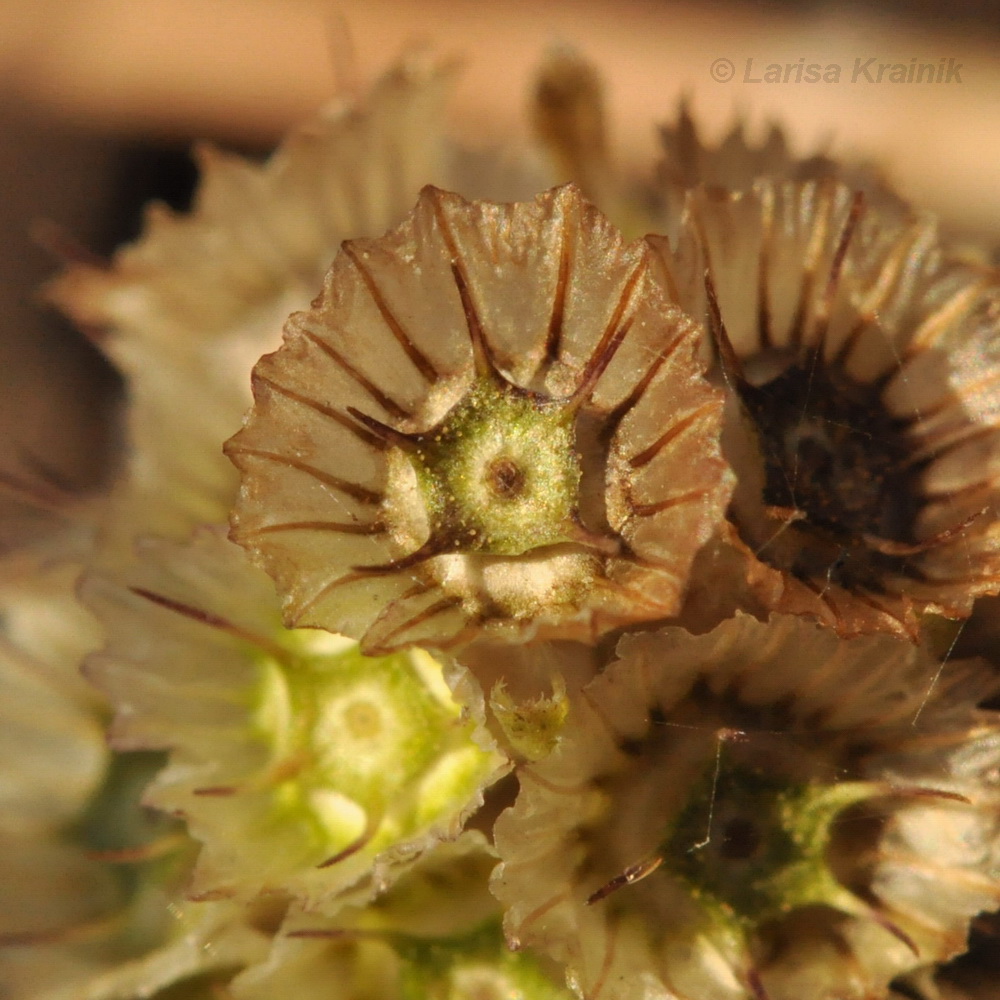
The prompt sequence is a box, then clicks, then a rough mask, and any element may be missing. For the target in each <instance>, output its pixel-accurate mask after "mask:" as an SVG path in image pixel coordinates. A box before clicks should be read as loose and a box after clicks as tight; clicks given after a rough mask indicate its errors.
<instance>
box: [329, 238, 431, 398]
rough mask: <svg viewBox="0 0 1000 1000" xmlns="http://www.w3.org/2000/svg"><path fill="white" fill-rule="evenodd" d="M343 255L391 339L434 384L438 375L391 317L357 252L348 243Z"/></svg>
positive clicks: (428, 360)
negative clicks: (368, 296)
mask: <svg viewBox="0 0 1000 1000" xmlns="http://www.w3.org/2000/svg"><path fill="white" fill-rule="evenodd" d="M344 253H346V254H347V256H348V257H350V259H351V263H353V264H354V266H355V268H357V271H358V274H360V275H361V280H362V281H364V283H365V287H366V288H367V289H368V294H369V295H371V297H372V301H373V302H374V303H375V307H376V308H377V309H378V311H379V314H380V315H381V316H382V319H383V320H384V321H385V325H386V326H387V327H389V330H390V331H391V333H392V335H393V337H395V338H396V342H397V343H398V344H399V346H400V347H401V348H402V349H403V351H404V352H405V353H406V356H407V357H408V358H409V359H410V361H412V362H413V366H414V368H416V369H417V371H419V372H420V374H421V375H422V376H423V377H424V379H425V380H426V381H428V382H430V383H432V384H433V383H434V382H436V381H437V380H438V378H439V377H440V376H439V373H438V370H437V369H436V368H435V367H434V365H433V363H432V362H431V361H430V359H429V358H428V357H427V355H425V354H424V353H423V352H422V351H421V350H420V349H419V348H418V347H417V346H416V344H414V342H413V340H412V339H411V338H410V335H409V334H408V333H407V332H406V330H405V328H404V327H403V324H402V323H400V321H399V320H398V319H397V318H396V317H395V315H393V312H392V310H391V309H390V308H389V304H388V303H387V302H386V300H385V296H384V295H383V294H382V290H381V289H380V288H379V287H378V284H377V283H376V281H375V279H374V278H373V277H372V275H371V274H370V273H369V271H368V270H367V269H366V268H365V266H364V265H363V264H362V263H361V259H360V257H359V256H358V253H357V250H355V248H354V247H353V246H352V244H351V243H350V242H348V243H345V244H344Z"/></svg>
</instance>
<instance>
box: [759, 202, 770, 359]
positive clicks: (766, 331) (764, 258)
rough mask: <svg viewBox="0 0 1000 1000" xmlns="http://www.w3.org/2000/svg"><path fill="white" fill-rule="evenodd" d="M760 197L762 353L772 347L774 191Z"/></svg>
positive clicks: (760, 319)
mask: <svg viewBox="0 0 1000 1000" xmlns="http://www.w3.org/2000/svg"><path fill="white" fill-rule="evenodd" d="M765 190H766V192H767V194H766V196H764V197H762V199H761V200H762V206H761V207H762V213H761V228H762V234H761V240H760V257H759V258H758V261H757V343H758V345H759V348H758V349H759V350H760V351H761V352H762V353H763V352H764V351H766V350H768V349H769V348H770V347H772V346H773V345H774V337H773V335H772V332H771V295H770V288H769V287H768V278H769V276H770V272H771V252H772V243H773V240H774V189H773V188H770V187H768V188H766V189H765Z"/></svg>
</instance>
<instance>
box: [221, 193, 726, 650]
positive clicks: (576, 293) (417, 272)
mask: <svg viewBox="0 0 1000 1000" xmlns="http://www.w3.org/2000/svg"><path fill="white" fill-rule="evenodd" d="M696 342H697V330H696V328H695V327H694V326H693V325H692V324H691V323H690V322H689V321H688V320H687V319H686V318H684V317H683V316H682V315H681V314H679V313H678V312H677V310H675V309H672V308H670V307H669V306H667V305H666V303H665V302H664V300H663V298H662V294H661V293H660V291H659V289H658V287H657V286H656V285H655V284H654V283H653V282H651V281H650V280H649V276H648V260H647V254H646V250H645V248H644V246H643V245H642V244H635V245H628V244H625V242H624V241H623V240H622V238H621V236H620V235H619V234H618V233H617V231H615V230H614V228H613V227H612V226H611V225H610V224H609V223H608V222H607V220H606V219H604V217H603V216H602V215H601V214H600V213H599V212H598V211H597V210H596V209H595V208H593V207H592V206H591V205H589V204H588V203H587V202H585V201H584V200H583V198H582V197H581V196H580V194H579V192H578V191H577V190H576V189H575V188H572V187H566V188H561V189H557V190H554V191H551V192H549V193H547V194H545V195H541V196H539V197H538V198H537V199H536V200H535V201H534V202H529V203H524V204H512V205H495V204H489V203H470V202H466V201H464V200H463V199H462V198H460V197H459V196H457V195H452V194H447V193H445V192H443V191H437V190H434V189H427V190H425V192H424V194H423V196H422V197H421V199H420V201H419V203H418V205H417V207H416V209H415V210H414V213H413V215H412V216H411V218H410V219H409V220H408V221H407V222H406V223H404V224H403V225H402V226H401V227H400V228H399V229H397V230H395V231H394V232H392V233H390V234H388V235H387V236H386V237H384V238H383V239H381V240H377V241H353V242H350V243H348V244H346V245H345V247H344V250H343V252H342V253H341V255H340V256H339V257H338V259H337V261H336V262H335V263H334V266H333V268H332V269H331V271H330V274H329V275H328V277H327V282H326V286H325V289H324V293H323V295H322V296H321V298H320V299H318V300H317V302H316V304H315V305H314V307H313V309H312V310H311V311H310V312H307V313H300V314H297V315H295V316H293V317H292V319H291V320H290V321H289V324H288V327H287V329H286V342H285V346H284V347H283V348H282V349H281V350H280V351H278V352H277V353H276V354H274V355H271V356H269V357H266V358H264V359H262V361H261V362H260V364H259V365H258V366H257V369H256V371H255V395H256V400H257V404H256V407H255V410H254V411H253V413H252V414H251V416H250V418H249V420H248V423H247V426H246V427H245V429H244V430H243V431H242V432H241V433H240V434H238V435H237V436H236V437H235V438H233V440H232V441H230V442H229V444H228V445H227V452H228V454H229V455H230V457H231V458H232V459H233V461H234V462H235V463H236V464H237V465H238V466H239V467H240V468H241V470H242V472H243V488H242V492H241V499H240V501H239V503H238V505H237V508H236V510H235V514H234V519H233V525H234V530H233V537H234V538H235V539H236V540H237V541H239V542H240V543H241V544H243V545H244V546H245V547H247V548H248V549H249V550H250V551H251V552H252V553H253V554H254V556H255V558H258V559H259V560H260V561H261V562H262V564H263V565H264V566H265V567H266V568H267V570H268V572H270V573H271V574H272V576H273V577H274V578H275V579H276V581H277V582H278V585H279V590H280V591H281V592H282V593H283V595H284V597H285V607H286V614H287V617H288V620H289V621H290V622H293V623H298V624H309V625H319V626H322V627H325V628H330V629H336V630H339V631H342V632H346V633H348V634H351V635H357V636H360V637H362V638H363V646H364V648H366V649H367V650H369V651H377V650H387V649H392V648H395V647H398V646H401V645H404V644H408V643H413V642H423V643H428V644H431V645H438V646H446V645H451V644H455V643H458V642H462V641H465V640H466V639H468V638H469V637H470V636H472V635H474V634H475V633H476V632H478V631H479V630H481V629H484V628H485V629H487V630H489V631H491V632H493V633H499V634H500V635H504V636H508V637H509V636H510V635H514V634H516V635H521V636H524V635H527V634H531V633H533V632H535V630H536V629H538V628H539V627H541V628H542V629H543V631H546V632H547V633H548V634H550V635H551V634H555V635H559V634H566V635H579V636H583V637H591V636H592V635H594V634H598V633H600V632H602V631H604V630H605V629H607V628H610V627H614V626H616V625H620V624H622V623H624V622H628V621H638V620H645V619H649V618H657V617H663V616H665V615H669V614H672V613H674V612H675V611H676V610H677V608H678V606H679V602H680V600H681V598H682V596H683V592H684V588H685V586H686V577H687V572H688V567H689V566H690V563H691V560H692V558H693V557H694V554H695V552H696V551H697V550H698V548H699V547H700V546H701V544H702V543H703V542H704V541H705V540H706V539H707V538H708V537H709V535H710V533H711V531H712V529H713V526H714V524H715V523H716V521H717V520H718V518H719V514H720V511H721V509H722V507H723V505H724V504H725V502H726V500H727V499H728V494H729V489H730V485H729V478H728V472H727V470H726V467H725V464H724V462H723V461H722V459H721V457H720V454H719V449H718V442H717V438H718V428H719V422H720V405H721V399H720V395H719V394H718V393H717V392H716V391H715V390H713V389H711V388H710V387H709V386H707V385H706V384H705V383H704V382H703V380H702V379H701V374H700V371H699V367H698V364H697V363H696V362H695V360H694V358H693V350H694V345H695V344H696Z"/></svg>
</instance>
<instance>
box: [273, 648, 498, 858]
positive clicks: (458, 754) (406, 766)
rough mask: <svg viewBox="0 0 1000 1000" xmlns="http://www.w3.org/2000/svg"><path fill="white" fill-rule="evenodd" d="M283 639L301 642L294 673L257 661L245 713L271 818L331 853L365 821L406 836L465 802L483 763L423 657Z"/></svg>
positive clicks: (437, 671)
mask: <svg viewBox="0 0 1000 1000" xmlns="http://www.w3.org/2000/svg"><path fill="white" fill-rule="evenodd" d="M287 635H288V637H289V639H291V637H292V636H295V637H296V638H297V643H296V645H297V646H298V647H301V649H297V650H296V652H297V654H298V655H297V656H296V661H295V665H294V669H293V668H290V667H289V666H287V665H286V664H279V663H277V662H276V661H274V660H272V659H270V658H267V659H266V660H264V661H263V663H262V668H263V673H262V680H263V682H262V685H261V687H260V689H259V695H258V703H257V709H256V728H257V731H258V734H259V736H260V737H261V738H262V739H263V741H264V742H265V743H266V744H267V745H268V747H269V748H270V752H271V760H272V763H271V766H270V768H269V770H270V773H271V781H272V786H273V802H274V810H273V813H274V814H273V816H272V817H271V818H272V820H274V821H276V822H286V821H295V822H296V823H297V824H298V825H299V826H300V827H301V828H302V829H303V830H306V829H310V830H311V831H312V834H313V836H314V838H315V839H316V840H317V841H318V843H319V845H320V846H321V848H322V850H324V851H330V852H335V851H337V850H339V849H341V848H343V847H345V846H347V845H348V844H350V843H351V841H353V840H354V839H355V838H357V837H358V836H360V835H361V834H362V833H363V832H364V831H365V830H366V828H368V829H369V832H370V830H371V825H372V824H373V823H374V825H375V826H376V827H380V828H381V829H382V831H383V833H384V834H385V836H401V835H408V834H410V833H412V832H414V831H416V830H418V829H419V828H421V827H422V826H424V825H426V824H427V823H432V822H434V821H435V820H436V819H438V818H441V817H444V816H447V815H451V814H453V813H457V812H460V811H461V810H462V808H464V807H465V806H466V804H467V803H468V802H469V800H470V799H471V797H472V796H473V795H474V794H475V791H476V789H477V788H478V787H479V785H480V784H481V782H482V781H483V780H484V779H485V778H486V776H487V775H488V773H489V771H490V770H491V768H492V766H493V762H492V760H491V757H490V755H489V754H487V753H485V752H484V751H482V750H481V749H480V748H479V747H477V746H476V745H475V744H474V743H473V742H472V739H471V726H470V724H469V723H466V722H463V720H462V719H461V710H460V708H459V706H458V705H457V704H456V703H455V702H454V701H453V700H452V698H451V695H450V692H449V691H448V689H447V686H446V685H445V683H444V680H443V678H442V676H441V668H440V666H439V665H438V664H437V662H436V661H435V660H433V658H432V657H430V656H429V655H428V654H427V653H425V652H423V651H422V650H413V651H410V652H406V653H396V654H392V655H390V656H380V657H369V656H363V655H362V654H361V653H360V652H359V651H358V648H357V644H356V643H354V642H351V641H350V640H345V639H342V638H340V637H337V636H329V635H324V634H322V633H315V634H313V633H302V634H301V636H302V637H301V638H298V637H299V635H300V634H299V633H288V634H287ZM380 839H381V835H379V836H376V837H375V841H376V842H377V841H379V840H380Z"/></svg>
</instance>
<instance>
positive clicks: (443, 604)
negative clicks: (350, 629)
mask: <svg viewBox="0 0 1000 1000" xmlns="http://www.w3.org/2000/svg"><path fill="white" fill-rule="evenodd" d="M461 603H462V602H461V599H460V598H457V597H442V598H441V600H440V601H436V602H435V603H434V604H432V605H430V607H427V608H424V610H423V611H421V612H419V613H418V614H415V615H414V616H413V617H412V618H408V619H407V620H406V621H405V622H403V624H402V625H397V626H396V627H395V628H394V629H391V630H390V631H389V632H387V633H386V634H385V635H384V636H382V639H381V641H380V642H379V647H380V648H384V647H385V644H386V643H387V642H391V641H392V640H393V639H394V638H395V637H396V636H398V635H399V634H400V633H401V632H406V630H407V629H412V628H416V627H417V626H418V625H423V624H424V622H427V621H430V619H431V618H435V617H437V615H439V614H441V613H442V612H444V611H450V610H451V609H452V608H454V607H458V605H460V604H461Z"/></svg>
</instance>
